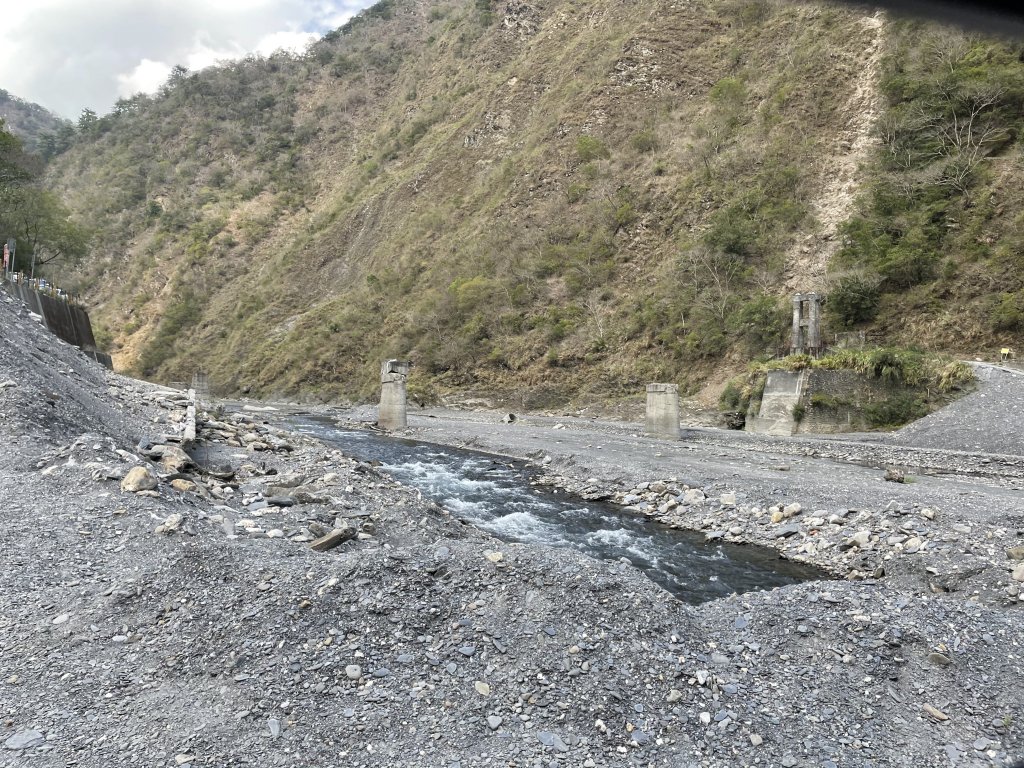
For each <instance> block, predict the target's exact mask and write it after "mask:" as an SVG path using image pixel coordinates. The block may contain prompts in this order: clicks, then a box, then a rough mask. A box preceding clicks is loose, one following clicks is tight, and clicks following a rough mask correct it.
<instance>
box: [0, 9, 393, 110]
mask: <svg viewBox="0 0 1024 768" xmlns="http://www.w3.org/2000/svg"><path fill="white" fill-rule="evenodd" d="M373 2H374V0H0V19H2V20H3V26H4V44H3V45H0V88H4V89H6V90H8V91H10V92H11V93H13V94H14V95H16V96H20V97H22V98H25V99H29V100H30V101H35V102H38V103H40V104H42V105H44V106H46V107H49V108H50V109H52V110H54V111H55V112H57V113H59V114H62V115H64V116H66V117H71V118H75V117H77V115H78V114H79V112H81V110H82V109H83V108H84V107H89V108H90V109H93V110H94V111H96V112H98V113H101V114H102V113H105V112H108V111H109V110H110V108H111V107H112V106H113V103H114V101H115V100H116V99H117V98H118V97H119V96H130V95H132V94H134V93H138V92H139V91H144V92H150V93H151V92H153V91H154V90H156V89H157V88H158V87H159V86H160V85H161V84H163V83H164V82H165V81H166V79H167V76H168V74H170V71H171V68H172V67H173V66H175V65H178V64H181V65H183V66H185V67H187V68H188V69H190V70H197V69H202V68H204V67H207V66H210V65H211V64H215V63H217V62H220V61H225V60H228V59H235V58H239V57H241V56H245V55H246V54H248V53H253V52H255V53H260V54H263V55H267V54H270V53H273V52H274V51H276V50H280V49H285V50H289V51H297V52H301V51H303V50H305V48H306V47H307V46H308V45H309V44H310V43H311V42H312V41H313V40H315V39H316V38H317V37H319V36H320V35H322V34H323V33H325V32H327V31H329V30H331V29H334V28H336V27H338V26H340V25H341V24H343V23H344V22H345V21H347V20H348V19H350V18H351V17H352V16H353V15H355V14H356V13H358V12H359V11H360V10H361V9H363V8H365V7H367V6H369V5H371V4H372V3H373Z"/></svg>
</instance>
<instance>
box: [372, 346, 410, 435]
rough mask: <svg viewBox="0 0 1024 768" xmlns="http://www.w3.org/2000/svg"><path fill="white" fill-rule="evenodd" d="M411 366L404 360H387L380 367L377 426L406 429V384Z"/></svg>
mask: <svg viewBox="0 0 1024 768" xmlns="http://www.w3.org/2000/svg"><path fill="white" fill-rule="evenodd" d="M409 366H410V364H409V363H408V362H406V361H404V360H385V361H384V363H383V365H381V367H380V407H379V408H378V409H377V426H379V427H382V428H384V429H392V430H394V429H405V427H406V418H405V382H406V380H407V379H408V378H409Z"/></svg>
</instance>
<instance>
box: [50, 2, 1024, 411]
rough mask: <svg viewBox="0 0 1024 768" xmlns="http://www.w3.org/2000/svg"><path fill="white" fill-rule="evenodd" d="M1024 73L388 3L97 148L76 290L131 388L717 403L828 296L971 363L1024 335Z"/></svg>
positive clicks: (149, 101) (68, 170)
mask: <svg viewBox="0 0 1024 768" xmlns="http://www.w3.org/2000/svg"><path fill="white" fill-rule="evenodd" d="M1019 54H1020V49H1019V46H1018V47H1016V48H1014V47H1012V46H1009V45H1007V44H1004V43H998V42H994V41H989V40H984V39H981V38H977V37H965V36H964V35H962V34H960V33H955V32H950V31H948V30H944V29H941V28H939V27H933V26H926V25H921V24H914V23H908V22H899V23H891V22H888V21H886V20H885V19H884V18H882V17H879V16H875V15H870V16H866V15H864V12H858V11H856V10H849V9H847V8H838V7H831V6H825V5H813V4H803V3H800V4H796V3H794V4H789V3H776V2H767V1H766V0H723V1H721V2H711V1H710V0H709V1H708V2H693V3H687V4H673V3H668V2H660V1H659V0H636V1H635V2H630V3H610V2H607V0H550V1H549V2H545V3H524V2H518V1H513V2H507V3H506V2H502V3H496V2H487V1H486V0H473V1H470V0H451V1H450V2H444V1H439V2H422V1H414V0H385V2H382V3H379V4H378V5H376V6H374V7H373V8H371V9H370V10H369V11H367V12H365V13H364V14H363V15H361V16H360V17H357V18H356V19H355V20H353V21H352V22H350V23H349V24H348V25H346V26H345V27H344V28H342V29H340V30H338V31H337V32H335V33H332V34H331V35H328V36H327V37H326V38H325V39H324V40H322V41H321V42H319V43H318V44H316V45H315V46H314V47H313V48H312V49H311V51H310V52H309V54H308V55H307V56H305V57H290V56H285V55H277V56H274V57H272V58H270V59H261V58H251V59H249V60H246V61H242V62H239V63H236V64H232V65H228V66H224V67H221V68H217V69H211V70H204V71H203V72H200V73H194V74H193V73H188V72H185V71H178V72H176V73H175V75H174V76H172V78H171V80H169V81H168V83H167V84H166V85H165V87H164V88H163V89H162V92H161V93H160V94H159V95H158V96H156V97H154V98H147V97H136V98H134V99H130V100H123V101H121V102H119V103H118V105H117V108H116V109H115V111H114V113H112V114H111V115H108V116H105V117H103V118H101V119H100V120H98V121H96V122H95V123H94V124H92V125H90V126H89V127H88V129H87V130H86V131H85V132H84V133H83V134H81V135H80V136H79V138H78V141H77V143H76V144H75V146H73V147H72V148H71V149H70V151H68V152H66V153H64V154H63V155H61V156H60V157H58V158H57V159H56V160H55V162H54V165H53V168H52V171H51V182H52V184H53V185H54V188H55V189H58V190H59V191H60V192H61V194H62V195H63V197H64V198H65V200H66V202H67V203H68V205H69V206H70V207H71V208H72V209H73V210H75V211H77V212H78V215H79V217H81V218H82V219H85V218H86V217H88V219H89V223H90V224H91V225H92V226H93V227H94V228H96V230H97V231H98V233H99V234H98V237H97V242H98V243H102V244H103V246H102V248H97V249H96V250H95V251H94V253H93V255H92V256H91V257H90V258H89V259H88V260H86V262H84V263H83V264H82V265H81V267H80V268H79V269H78V270H77V271H75V272H74V273H71V272H68V273H66V274H65V275H63V276H62V277H63V278H65V281H66V282H67V281H70V282H74V283H75V284H76V285H75V286H73V287H77V288H79V289H80V290H81V291H82V292H84V293H86V294H87V295H90V296H92V297H93V304H94V306H93V307H92V314H93V317H94V318H95V319H96V320H98V323H99V325H100V326H101V328H103V329H105V331H106V335H107V338H108V339H109V341H110V342H111V344H112V345H113V352H114V354H115V361H116V363H117V364H118V365H119V366H120V367H121V368H123V369H127V370H132V371H135V372H138V373H141V374H142V375H144V376H146V377H148V378H153V379H157V380H181V379H185V378H188V377H189V376H190V375H191V372H192V371H193V370H194V369H195V368H197V367H202V368H205V369H207V370H209V371H210V372H211V374H212V378H213V380H214V381H215V382H216V383H217V384H218V385H219V386H220V387H221V388H222V389H223V390H224V391H225V392H230V391H239V390H244V391H250V392H252V393H254V394H264V395H271V394H292V395H303V396H308V397H314V398H330V397H340V398H351V399H356V398H359V397H366V396H369V395H370V394H371V393H372V392H373V391H374V388H375V385H376V380H377V371H378V367H379V361H380V360H381V359H382V358H386V357H410V358H411V359H412V360H413V361H414V362H415V363H416V368H415V369H414V379H413V382H412V386H413V388H414V390H417V392H416V394H418V395H419V396H421V397H425V398H429V397H431V396H432V395H434V394H436V393H440V392H444V391H449V390H453V389H458V390H462V391H475V392H486V393H488V394H490V395H497V396H504V397H505V398H506V400H508V401H510V402H513V403H515V404H516V405H517V406H519V407H542V406H545V405H553V404H556V403H563V402H565V401H567V400H570V399H581V400H582V399H594V398H603V399H614V398H616V397H619V396H623V395H632V394H633V393H635V392H636V391H637V390H638V388H639V387H641V386H642V385H643V384H644V383H646V382H648V381H653V380H674V381H678V382H680V383H681V384H683V386H684V389H686V390H688V391H696V390H697V389H699V388H700V387H701V386H703V385H705V384H706V383H707V382H708V381H709V380H720V379H721V378H723V375H724V374H725V373H727V372H729V371H731V370H735V369H737V368H738V367H740V366H741V365H742V364H744V363H745V362H746V361H747V360H749V359H751V358H754V357H758V356H761V355H764V354H770V353H774V352H775V351H776V350H777V349H779V348H780V347H781V346H784V345H785V338H786V325H787V322H788V307H787V304H788V297H789V295H790V294H791V292H792V291H794V290H808V289H819V290H825V291H828V292H830V293H832V294H833V295H834V297H835V301H833V302H831V303H830V306H831V308H832V309H831V310H830V318H829V320H830V331H833V332H834V331H842V330H846V329H848V328H849V329H854V330H865V331H867V332H868V333H869V334H872V335H873V336H876V337H878V338H879V339H881V340H885V341H888V342H895V343H902V344H907V343H912V344H917V345H920V346H922V347H925V348H935V349H943V350H948V351H956V352H962V353H966V354H971V355H972V356H973V355H974V354H977V353H978V352H979V351H981V350H985V349H987V348H989V347H991V346H992V345H993V344H999V345H1002V344H1006V343H1009V344H1010V345H1011V346H1012V345H1013V343H1015V342H1021V341H1024V336H1022V334H1024V290H1022V287H1024V283H1022V278H1021V274H1022V272H1021V270H1020V268H1019V267H1020V264H1019V263H1018V260H1019V258H1020V257H1019V254H1020V252H1021V248H1020V245H1022V243H1020V239H1021V237H1022V235H1021V232H1024V228H1022V227H1021V226H1020V225H1021V223H1022V216H1024V199H1022V196H1024V193H1022V192H1021V191H1020V190H1021V188H1022V187H1021V184H1020V181H1021V176H1022V175H1024V171H1022V168H1021V163H1020V140H1019V136H1020V131H1019V129H1020V127H1021V125H1022V124H1024V106H1022V99H1024V85H1022V83H1024V74H1022V72H1024V65H1022V64H1021V60H1020V55H1019ZM965 118H969V121H968V122H969V127H968V128H966V129H965V125H966V123H965ZM1017 346H1018V347H1020V346H1024V345H1021V344H1018V345H1017Z"/></svg>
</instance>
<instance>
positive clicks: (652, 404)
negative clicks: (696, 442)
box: [644, 384, 679, 440]
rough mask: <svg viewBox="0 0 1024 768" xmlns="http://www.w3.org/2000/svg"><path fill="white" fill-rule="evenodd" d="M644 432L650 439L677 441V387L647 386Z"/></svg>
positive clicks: (669, 385)
mask: <svg viewBox="0 0 1024 768" xmlns="http://www.w3.org/2000/svg"><path fill="white" fill-rule="evenodd" d="M644 431H645V432H646V433H647V434H648V435H650V436H651V437H660V438H664V439H665V440H678V439H679V386H678V385H677V384H648V385H647V418H646V420H645V422H644Z"/></svg>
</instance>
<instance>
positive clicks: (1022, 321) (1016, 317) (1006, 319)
mask: <svg viewBox="0 0 1024 768" xmlns="http://www.w3.org/2000/svg"><path fill="white" fill-rule="evenodd" d="M992 328H993V329H995V330H996V331H1021V330H1024V295H1022V294H1020V293H1016V294H1014V293H1004V294H1002V295H1001V296H999V298H998V299H997V304H996V307H995V309H994V310H993V311H992Z"/></svg>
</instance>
